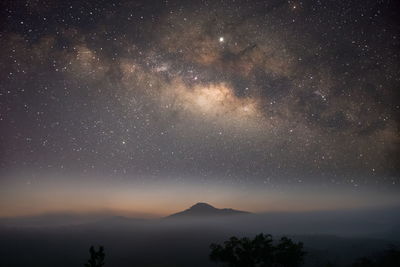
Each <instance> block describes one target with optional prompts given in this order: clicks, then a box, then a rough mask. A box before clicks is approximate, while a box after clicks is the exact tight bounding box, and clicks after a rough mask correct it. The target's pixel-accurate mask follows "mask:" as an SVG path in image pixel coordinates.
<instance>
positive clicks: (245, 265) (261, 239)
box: [210, 234, 305, 267]
mask: <svg viewBox="0 0 400 267" xmlns="http://www.w3.org/2000/svg"><path fill="white" fill-rule="evenodd" d="M210 248H211V253H210V259H211V260H212V261H214V262H221V263H225V264H226V265H227V266H230V267H253V266H254V267H256V266H257V267H297V266H300V265H301V264H302V263H303V257H304V255H305V252H304V251H303V244H302V243H301V242H299V243H294V242H293V241H292V240H291V239H289V238H287V237H282V238H281V239H280V240H279V242H278V243H277V244H275V245H274V242H273V239H272V236H271V235H264V234H259V235H256V236H255V238H254V239H249V238H247V237H244V238H241V239H238V238H237V237H231V238H230V239H229V240H228V241H225V242H224V244H223V245H219V244H211V245H210Z"/></svg>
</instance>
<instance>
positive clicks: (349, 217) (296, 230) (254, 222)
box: [0, 207, 400, 267]
mask: <svg viewBox="0 0 400 267" xmlns="http://www.w3.org/2000/svg"><path fill="white" fill-rule="evenodd" d="M399 211H400V209H399V208H397V207H396V208H387V209H384V210H356V211H329V212H328V211H321V212H302V213H300V212H299V213H278V212H276V213H263V214H245V215H238V216H219V217H218V216H214V217H187V218H161V219H133V218H126V217H117V216H106V215H102V216H94V215H93V216H83V215H79V216H78V215H72V214H69V215H68V214H52V215H43V216H36V217H25V218H12V219H11V218H8V219H1V220H0V223H1V228H0V229H1V230H0V231H1V233H0V234H1V236H2V238H1V240H0V256H1V258H2V259H3V260H2V261H3V263H2V264H4V266H83V263H84V262H85V261H86V260H87V258H88V255H89V254H88V248H89V247H90V245H92V244H93V245H103V246H104V247H105V250H106V266H121V267H123V266H135V265H138V264H139V266H212V265H213V264H212V263H211V262H209V260H208V253H209V245H210V244H211V243H212V242H222V241H224V240H225V239H227V238H228V237H230V236H232V235H235V236H238V237H242V236H249V237H251V236H254V235H255V234H257V233H260V232H263V233H270V234H273V235H274V236H275V237H279V236H281V235H289V236H290V237H292V238H294V239H295V240H299V241H302V242H303V243H304V244H305V248H306V250H307V251H308V254H307V257H306V266H314V265H315V264H323V263H324V262H327V261H331V262H335V263H336V264H338V266H346V264H348V263H350V262H351V261H353V260H354V259H355V258H358V257H361V256H368V255H371V254H373V253H376V252H379V251H382V250H384V249H385V248H386V247H387V245H389V244H399V243H400V242H399V241H400V231H399V230H398V226H399V225H400V212H399ZM16 252H18V253H16Z"/></svg>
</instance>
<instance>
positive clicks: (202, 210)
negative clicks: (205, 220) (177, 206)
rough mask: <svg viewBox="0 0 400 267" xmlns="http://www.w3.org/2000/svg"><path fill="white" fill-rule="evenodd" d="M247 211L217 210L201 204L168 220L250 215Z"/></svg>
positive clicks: (175, 214)
mask: <svg viewBox="0 0 400 267" xmlns="http://www.w3.org/2000/svg"><path fill="white" fill-rule="evenodd" d="M248 213H249V212H247V211H240V210H234V209H217V208H215V207H213V206H211V205H210V204H208V203H202V202H199V203H197V204H195V205H193V206H191V207H190V208H189V209H187V210H184V211H181V212H178V213H174V214H172V215H170V216H168V218H178V217H211V216H221V215H222V216H226V215H241V214H248Z"/></svg>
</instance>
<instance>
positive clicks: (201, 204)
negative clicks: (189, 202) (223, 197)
mask: <svg viewBox="0 0 400 267" xmlns="http://www.w3.org/2000/svg"><path fill="white" fill-rule="evenodd" d="M204 208H207V209H215V207H213V206H211V205H210V204H208V203H205V202H198V203H196V204H194V205H193V206H191V207H190V209H204Z"/></svg>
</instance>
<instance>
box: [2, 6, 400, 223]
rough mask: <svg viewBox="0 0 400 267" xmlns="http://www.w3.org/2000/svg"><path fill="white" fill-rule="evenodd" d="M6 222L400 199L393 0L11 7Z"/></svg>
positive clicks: (6, 16) (397, 29) (397, 37)
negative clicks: (66, 214)
mask: <svg viewBox="0 0 400 267" xmlns="http://www.w3.org/2000/svg"><path fill="white" fill-rule="evenodd" d="M2 5H3V7H2V8H1V11H0V12H1V18H2V23H1V24H0V25H1V26H0V29H1V30H0V38H1V43H0V49H1V51H2V53H1V54H0V62H1V64H0V131H1V134H0V193H1V194H0V216H15V215H24V214H25V215H26V214H39V213H43V212H57V211H72V212H95V211H111V212H114V213H121V214H141V215H143V216H155V215H165V214H168V213H169V212H175V211H178V210H179V209H182V208H187V206H190V205H191V204H193V203H195V202H199V201H202V202H210V203H211V204H214V205H216V206H219V207H232V208H238V209H244V210H249V211H268V210H291V211H296V210H297V211H300V210H317V209H318V210H321V209H337V208H346V207H347V208H356V207H366V206H370V207H372V206H373V207H376V206H383V205H397V204H400V196H399V194H398V193H399V183H400V177H399V174H400V172H399V166H400V164H399V158H400V155H399V142H400V135H399V124H398V122H399V120H398V119H399V111H400V105H399V101H398V100H399V97H398V96H399V90H398V89H399V88H400V80H399V77H400V68H399V67H400V66H399V62H400V60H399V56H400V55H399V51H400V49H399V48H400V26H399V24H398V22H397V19H396V18H397V17H396V16H397V13H396V10H398V4H397V3H394V2H393V1H372V0H367V1H361V0H360V1H351V2H343V3H342V2H340V3H338V2H337V1H280V0H271V1H252V2H251V3H248V1H240V0H239V1H206V0H204V1H195V2H193V1H159V2H156V1H154V2H153V1H118V2H113V1H104V2H103V1H80V2H76V1H57V0H45V1H4V3H3V4H2Z"/></svg>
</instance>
